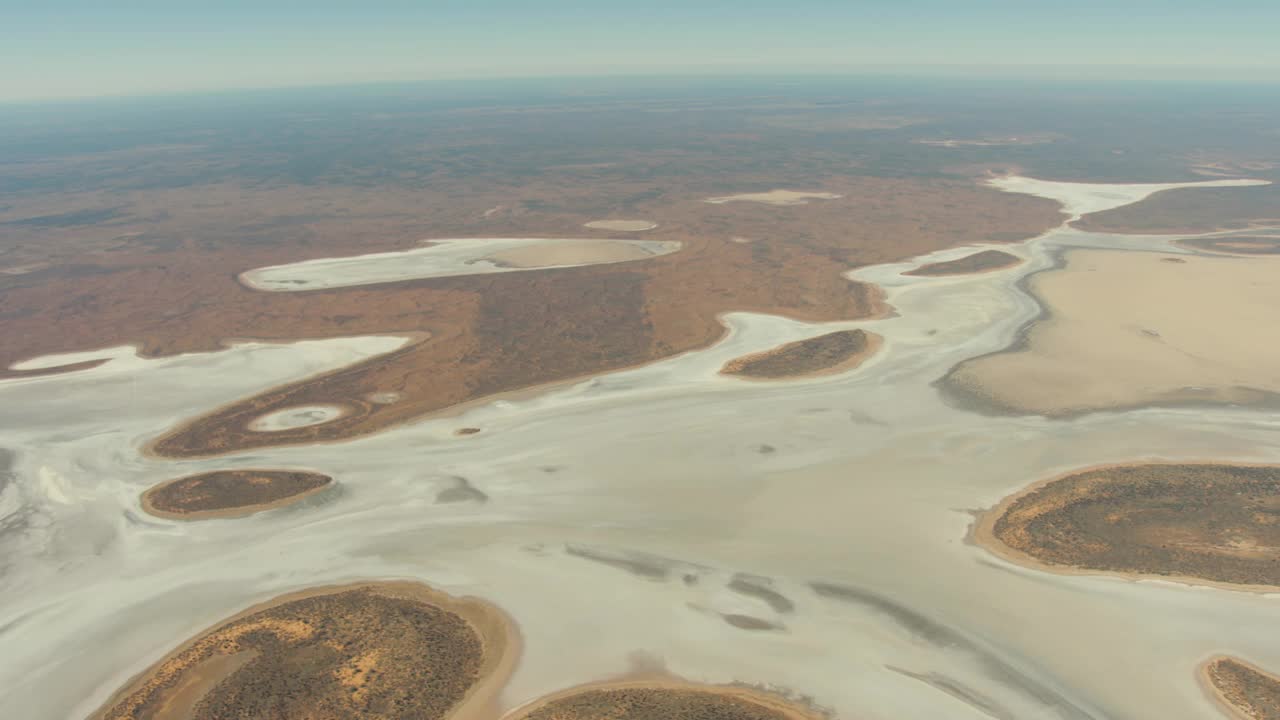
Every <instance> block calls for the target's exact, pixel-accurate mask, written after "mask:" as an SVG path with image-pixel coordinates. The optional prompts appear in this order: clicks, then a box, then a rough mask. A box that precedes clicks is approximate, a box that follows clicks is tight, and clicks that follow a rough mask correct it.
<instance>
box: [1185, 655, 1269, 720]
mask: <svg viewBox="0 0 1280 720" xmlns="http://www.w3.org/2000/svg"><path fill="white" fill-rule="evenodd" d="M1200 671H1201V673H1202V674H1203V677H1204V680H1205V681H1206V682H1207V683H1208V685H1209V688H1210V689H1211V690H1212V694H1213V696H1214V697H1215V698H1216V699H1217V700H1218V702H1220V703H1222V705H1223V706H1224V707H1225V708H1226V709H1227V710H1228V711H1229V712H1230V713H1231V714H1232V716H1233V717H1237V718H1240V719H1241V720H1280V677H1276V676H1275V675H1272V674H1271V673H1268V672H1265V671H1263V670H1261V669H1260V668H1257V667H1255V666H1253V665H1251V664H1249V663H1247V662H1244V661H1242V660H1239V659H1236V658H1232V657H1225V656H1218V657H1215V658H1212V659H1210V660H1209V661H1208V662H1207V663H1205V664H1204V665H1202V666H1201V668H1200Z"/></svg>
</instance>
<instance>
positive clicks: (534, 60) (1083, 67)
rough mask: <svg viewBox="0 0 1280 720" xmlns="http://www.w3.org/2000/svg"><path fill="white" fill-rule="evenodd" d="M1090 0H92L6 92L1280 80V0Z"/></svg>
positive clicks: (7, 58)
mask: <svg viewBox="0 0 1280 720" xmlns="http://www.w3.org/2000/svg"><path fill="white" fill-rule="evenodd" d="M1226 5H1227V6H1229V7H1222V6H1217V7H1213V8H1210V7H1207V6H1203V5H1202V4H1200V3H1188V2H1179V1H1176V0H1175V1H1173V2H1167V1H1166V2H1157V1H1156V0H1135V1H1131V2H1128V3H1104V2H1099V1H1098V0H1084V1H1083V2H1078V3H1075V4H1074V5H1072V6H1071V8H1070V11H1069V15H1066V14H1064V12H1063V10H1062V9H1060V8H1057V7H1048V6H1039V5H1033V4H1029V3H1015V2H1011V1H1009V0H987V1H986V2H979V3H969V4H966V5H965V6H963V7H961V6H958V5H957V4H955V3H948V2H942V1H941V0H917V1H916V2H907V3H888V2H878V1H877V2H864V3H859V4H858V5H857V6H856V7H855V6H846V5H842V6H836V7H831V6H830V3H827V2H822V1H820V0H797V1H796V2H792V3H789V4H786V5H781V4H778V3H764V2H756V1H754V0H747V1H745V2H736V3H727V2H720V1H718V0H717V1H715V2H707V3H699V4H696V5H695V4H690V3H676V2H670V1H669V0H658V1H656V2H652V3H647V4H646V5H644V6H643V7H637V6H634V5H623V4H621V3H586V2H581V1H579V0H554V1H551V2H547V3H541V4H539V5H537V6H532V5H530V4H527V3H518V2H513V1H512V0H497V1H495V2H487V3H463V2H456V1H454V0H443V1H441V2H433V3H431V7H430V8H424V7H420V6H419V5H418V4H414V3H405V2H385V1H384V2H380V3H376V4H373V5H365V6H362V7H359V8H348V7H342V6H341V5H340V4H338V3H324V2H320V3H298V2H292V1H291V0H270V1H268V2H264V3H247V2H240V1H238V0H236V1H232V2H227V3H220V4H219V5H218V6H217V7H216V8H201V9H188V8H183V7H174V6H172V5H169V4H164V3H153V2H142V3H134V4H132V5H131V6H130V7H128V8H123V9H120V8H116V9H111V10H104V9H102V8H101V7H98V6H96V5H94V4H90V3H88V2H86V1H85V0H72V1H70V2H60V3H48V4H45V5H42V6H41V7H23V8H18V9H13V10H10V11H9V12H8V13H7V17H6V24H5V27H4V28H3V29H0V61H3V62H4V63H5V64H6V66H8V67H10V68H17V69H18V71H17V72H10V73H6V74H5V75H4V76H3V78H2V79H0V102H4V101H38V100H48V99H67V98H78V97H93V96H125V95H153V94H168V93H175V92H200V91H217V90H231V89H253V88H272V87H301V86H326V85H359V84H369V83H385V82H416V81H430V80H444V79H472V78H476V79H479V78H510V79H516V78H535V77H536V78H544V77H564V76H592V77H609V76H635V75H745V74H762V75H779V74H781V75H787V74H849V75H868V74H891V73H902V74H912V75H937V76H980V75H984V74H985V75H990V76H1000V77H1024V78H1035V77H1046V78H1054V77H1065V78H1076V79H1133V80H1166V79H1167V80H1187V79H1193V80H1198V81H1206V82H1216V81H1225V82H1239V81H1245V82H1259V81H1260V82H1267V81H1271V82H1274V81H1275V78H1276V77H1277V76H1280V47H1277V46H1276V44H1275V43H1273V42H1271V38H1270V37H1269V35H1270V32H1271V29H1273V28H1274V27H1276V26H1277V25H1280V6H1276V5H1275V4H1273V3H1263V2H1253V1H1250V0H1244V1H1242V0H1236V1H1235V2H1230V3H1227V4H1226Z"/></svg>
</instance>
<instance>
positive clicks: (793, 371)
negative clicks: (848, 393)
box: [720, 330, 882, 380]
mask: <svg viewBox="0 0 1280 720" xmlns="http://www.w3.org/2000/svg"><path fill="white" fill-rule="evenodd" d="M881 341H882V338H881V337H880V336H879V335H876V334H875V333H869V332H867V331H865V330H840V331H837V332H832V333H827V334H826V335H819V336H817V337H812V338H808V339H806V340H798V341H796V342H792V343H787V344H786V345H779V346H778V347H776V348H773V349H771V350H765V351H764V352H759V353H753V354H751V355H744V356H742V357H740V358H735V359H733V360H730V361H729V362H727V363H725V365H724V367H722V368H720V373H721V374H723V375H738V376H742V377H746V378H752V379H770V380H773V379H779V378H794V377H809V376H814V375H825V374H832V373H837V372H844V371H846V370H852V369H854V368H856V367H858V366H859V365H861V364H862V363H863V362H864V361H865V360H866V359H867V358H869V357H871V356H872V355H874V354H875V352H876V351H877V350H879V349H880V344H881Z"/></svg>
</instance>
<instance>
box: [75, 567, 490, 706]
mask: <svg viewBox="0 0 1280 720" xmlns="http://www.w3.org/2000/svg"><path fill="white" fill-rule="evenodd" d="M508 631H509V628H507V627H506V625H505V620H504V619H503V618H502V617H501V616H500V615H499V614H498V613H497V611H496V610H493V609H492V608H490V607H489V606H487V605H483V604H481V603H479V602H478V601H474V600H467V599H463V600H458V599H454V598H450V597H448V596H446V595H443V594H441V593H437V592H434V591H431V590H429V589H427V588H425V587H423V586H420V585H414V584H411V583H385V584H377V585H364V586H358V587H348V588H338V589H334V588H330V589H327V590H320V591H313V592H311V593H304V594H301V595H295V596H287V597H286V598H283V599H281V600H280V601H277V602H275V604H269V605H267V606H265V607H261V608H258V609H255V610H251V611H249V612H246V613H243V614H241V615H239V616H237V617H236V618H233V619H232V620H230V621H228V622H226V623H224V624H222V625H219V626H218V627H216V628H214V629H212V630H210V631H208V632H206V633H204V634H202V635H200V636H199V637H197V638H196V639H194V640H192V641H191V642H189V643H187V644H186V645H184V646H183V647H181V648H179V649H178V650H177V651H175V652H173V653H172V654H170V655H169V656H168V657H166V658H165V659H163V660H161V661H160V662H159V663H157V664H156V665H155V666H153V667H152V668H150V669H149V670H147V671H146V672H145V673H143V674H142V675H141V676H139V677H138V678H137V679H136V680H135V681H133V682H132V683H131V684H130V685H129V686H128V687H127V688H125V689H124V690H122V691H121V692H120V693H119V694H118V695H117V696H116V697H115V698H113V699H112V700H111V701H110V702H109V703H108V705H107V707H106V708H104V709H103V710H102V711H100V712H99V713H98V714H97V715H96V716H95V717H96V718H101V719H102V720H126V719H128V720H152V719H155V720H161V719H169V718H175V719H176V718H183V719H184V720H185V719H187V718H190V719H191V720H215V719H216V720H226V719H227V718H266V717H279V718H358V717H359V718H386V719H391V718H405V719H406V720H407V719H408V718H414V719H417V718H423V719H426V720H438V719H439V718H446V717H449V716H450V715H451V714H453V713H454V712H455V711H456V710H458V709H459V708H460V707H462V706H464V704H465V705H466V706H468V707H470V706H472V704H473V703H478V702H487V700H488V697H487V693H488V692H489V686H490V685H491V684H492V683H490V682H489V678H491V677H492V679H493V680H494V681H495V682H498V681H501V680H502V678H500V677H494V676H496V675H498V674H499V673H498V672H497V671H498V670H499V668H503V667H505V666H506V665H509V663H505V664H504V663H503V662H502V661H504V660H505V658H504V657H503V655H504V653H506V652H508V651H514V649H515V648H512V647H508V643H507V639H506V634H505V633H506V632H508ZM482 686H483V690H484V692H481V689H482Z"/></svg>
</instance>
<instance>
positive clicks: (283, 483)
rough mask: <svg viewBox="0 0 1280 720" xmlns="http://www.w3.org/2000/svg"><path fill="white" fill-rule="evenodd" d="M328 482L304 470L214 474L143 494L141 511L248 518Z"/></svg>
mask: <svg viewBox="0 0 1280 720" xmlns="http://www.w3.org/2000/svg"><path fill="white" fill-rule="evenodd" d="M332 481H333V478H331V477H329V476H328V475H321V474H320V473H316V472H307V471H304V470H214V471H213V472H206V473H200V474H199V475H189V476H187V477H182V478H177V479H175V480H170V481H168V482H165V483H161V484H160V485H157V486H155V487H153V488H151V489H150V490H147V491H146V492H145V493H143V494H142V507H143V508H144V509H145V510H146V511H147V512H149V513H152V514H153V515H159V516H161V517H176V518H182V519H197V518H203V517H227V516H234V515H248V514H251V513H255V512H258V511H260V510H265V509H267V508H272V507H278V506H280V505H284V504H287V503H291V502H296V501H297V500H301V499H302V498H303V497H306V496H307V495H310V494H312V493H315V492H317V491H319V490H321V489H323V488H324V487H325V486H327V485H328V484H329V483H330V482H332Z"/></svg>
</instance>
